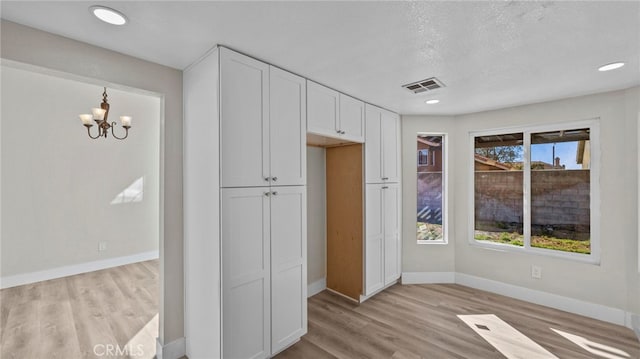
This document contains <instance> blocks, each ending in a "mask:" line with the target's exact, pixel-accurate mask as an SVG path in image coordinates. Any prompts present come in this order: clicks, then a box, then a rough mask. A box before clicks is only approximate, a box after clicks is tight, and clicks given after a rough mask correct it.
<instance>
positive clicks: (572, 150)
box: [531, 142, 582, 170]
mask: <svg viewBox="0 0 640 359" xmlns="http://www.w3.org/2000/svg"><path fill="white" fill-rule="evenodd" d="M553 146H554V144H553V143H545V144H536V145H533V146H531V162H533V161H542V162H546V163H549V164H553V162H554V161H553ZM555 147H556V151H555V152H556V157H559V158H560V165H564V166H565V168H566V169H568V170H575V169H581V168H582V165H579V164H577V163H576V150H577V149H578V142H558V143H556V144H555Z"/></svg>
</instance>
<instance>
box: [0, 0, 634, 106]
mask: <svg viewBox="0 0 640 359" xmlns="http://www.w3.org/2000/svg"><path fill="white" fill-rule="evenodd" d="M95 4H103V5H106V6H110V7H112V8H115V9H118V10H120V11H122V12H123V13H125V14H126V16H127V17H128V18H129V23H128V24H127V25H125V26H122V27H115V26H111V25H107V24H104V23H101V22H99V21H98V20H97V19H95V18H94V17H93V16H92V15H91V14H90V13H89V11H88V7H89V6H90V5H95ZM1 11H2V12H1V16H2V18H4V19H7V20H10V21H14V22H17V23H21V24H24V25H27V26H31V27H35V28H38V29H42V30H45V31H48V32H52V33H55V34H59V35H63V36H67V37H70V38H73V39H76V40H80V41H84V42H87V43H90V44H94V45H98V46H102V47H105V48H108V49H111V50H115V51H119V52H122V53H125V54H129V55H132V56H135V57H139V58H142V59H146V60H149V61H153V62H157V63H160V64H164V65H167V66H171V67H175V68H177V69H184V68H185V67H187V66H188V65H189V64H190V63H192V62H193V61H195V60H196V59H198V58H199V57H200V56H201V55H203V54H204V53H205V52H206V51H207V50H208V49H210V48H211V47H212V46H214V45H215V44H221V45H226V46H229V47H231V48H233V49H236V50H238V51H241V52H244V53H246V54H248V55H251V56H254V57H256V58H259V59H262V60H264V61H267V62H270V63H273V64H275V65H278V66H280V67H282V68H284V69H287V70H290V71H292V72H295V73H298V74H300V75H302V76H305V77H307V78H310V79H312V80H316V81H318V82H320V83H323V84H325V85H327V86H330V87H333V88H335V89H337V90H340V91H343V92H345V93H348V94H351V95H353V96H355V97H358V98H360V99H362V100H365V101H367V102H371V103H373V104H377V105H380V106H383V107H386V108H389V109H391V110H395V111H398V112H400V113H402V114H461V113H469V112H477V111H482V110H488V109H494V108H502V107H509V106H514V105H520V104H526V103H534V102H541V101H546V100H551V99H557V98H564V97H571V96H577V95H582V94H588V93H596V92H603V91H608V90H614V89H622V88H627V87H630V86H634V85H638V84H640V60H639V57H640V2H638V1H627V2H613V1H594V2H573V1H566V2H565V1H563V2H553V1H547V2H513V1H485V2H452V1H443V2H395V1H394V2H364V1H354V2H335V1H332V2H329V1H327V2H266V1H261V2H212V1H199V2H187V1H180V2H177V1H175V2H167V1H164V2H150V1H102V3H100V2H99V1H91V2H86V1H67V2H56V1H42V2H38V1H36V2H31V1H26V2H24V1H2V2H1ZM614 61H624V62H626V63H627V65H626V66H625V67H623V68H622V69H620V70H616V71H611V72H606V73H603V72H598V71H597V70H596V69H597V67H598V66H600V65H603V64H606V63H610V62H614ZM432 76H436V77H438V78H439V79H440V80H441V81H442V82H444V84H445V85H446V86H447V87H445V88H443V89H439V90H436V91H434V92H433V93H432V94H428V93H422V94H418V95H414V94H411V93H409V92H408V91H407V90H405V89H403V88H401V87H400V86H401V85H404V84H406V83H410V82H413V81H418V80H422V79H425V78H428V77H432ZM430 98H438V99H440V100H441V102H440V103H439V104H437V105H426V104H425V103H424V101H425V100H426V99H430Z"/></svg>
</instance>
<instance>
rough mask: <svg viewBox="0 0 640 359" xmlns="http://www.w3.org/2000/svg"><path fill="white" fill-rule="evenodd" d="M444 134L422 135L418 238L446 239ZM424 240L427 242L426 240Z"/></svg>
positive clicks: (419, 158)
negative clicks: (444, 217) (444, 218)
mask: <svg viewBox="0 0 640 359" xmlns="http://www.w3.org/2000/svg"><path fill="white" fill-rule="evenodd" d="M443 152H444V136H443V135H423V134H418V192H417V193H418V208H417V218H418V221H417V222H418V223H417V225H418V228H417V233H418V241H419V242H422V243H428V241H444V240H445V238H444V228H443V226H444V220H443V216H444V213H445V212H444V179H443V174H444V170H445V168H444V161H443V159H444V153H443ZM423 241H424V242H423Z"/></svg>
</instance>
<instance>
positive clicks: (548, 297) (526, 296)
mask: <svg viewBox="0 0 640 359" xmlns="http://www.w3.org/2000/svg"><path fill="white" fill-rule="evenodd" d="M434 283H456V284H460V285H464V286H467V287H471V288H476V289H480V290H485V291H487V292H492V293H496V294H501V295H505V296H508V297H511V298H516V299H520V300H524V301H527V302H531V303H535V304H539V305H544V306H547V307H551V308H555V309H560V310H564V311H566V312H569V313H574V314H579V315H584V316H585V317H589V318H594V319H598V320H602V321H605V322H609V323H613V324H617V325H623V326H626V327H628V328H631V329H632V330H634V331H635V332H636V334H637V335H638V337H639V338H640V315H638V314H634V313H628V312H625V311H624V310H622V309H618V308H612V307H608V306H605V305H601V304H596V303H590V302H586V301H583V300H579V299H574V298H570V297H565V296H561V295H557V294H552V293H548V292H543V291H539V290H535V289H529V288H525V287H521V286H517V285H513V284H507V283H503V282H498V281H495V280H491V279H485V278H481V277H476V276H472V275H469V274H464V273H457V272H432V273H429V272H405V273H402V284H434Z"/></svg>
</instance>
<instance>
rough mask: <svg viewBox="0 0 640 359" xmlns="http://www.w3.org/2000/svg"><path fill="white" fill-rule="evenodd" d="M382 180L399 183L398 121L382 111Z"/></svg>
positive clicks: (392, 115) (395, 116) (396, 117)
mask: <svg viewBox="0 0 640 359" xmlns="http://www.w3.org/2000/svg"><path fill="white" fill-rule="evenodd" d="M381 128H382V131H381V132H382V180H383V181H384V182H399V181H400V168H399V164H400V160H399V159H400V148H399V144H400V141H399V135H400V120H399V118H398V115H396V114H395V113H391V112H389V111H382V117H381Z"/></svg>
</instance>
